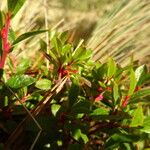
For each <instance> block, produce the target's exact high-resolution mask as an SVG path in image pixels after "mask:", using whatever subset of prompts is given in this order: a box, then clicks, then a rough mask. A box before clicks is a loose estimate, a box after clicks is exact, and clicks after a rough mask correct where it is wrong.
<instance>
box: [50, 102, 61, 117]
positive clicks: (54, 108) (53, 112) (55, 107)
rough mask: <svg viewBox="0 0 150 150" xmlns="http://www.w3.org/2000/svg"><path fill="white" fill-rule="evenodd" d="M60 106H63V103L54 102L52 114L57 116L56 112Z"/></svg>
mask: <svg viewBox="0 0 150 150" xmlns="http://www.w3.org/2000/svg"><path fill="white" fill-rule="evenodd" d="M60 107H61V105H59V104H52V106H51V111H52V114H53V115H54V116H56V114H57V112H58V110H59V109H60Z"/></svg>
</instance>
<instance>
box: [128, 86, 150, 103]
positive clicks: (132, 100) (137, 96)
mask: <svg viewBox="0 0 150 150" xmlns="http://www.w3.org/2000/svg"><path fill="white" fill-rule="evenodd" d="M149 95H150V87H147V88H143V89H141V90H139V91H137V92H135V93H134V94H133V95H132V96H131V98H130V101H129V103H136V102H139V100H140V99H141V98H144V97H146V96H149Z"/></svg>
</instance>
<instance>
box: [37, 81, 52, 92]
mask: <svg viewBox="0 0 150 150" xmlns="http://www.w3.org/2000/svg"><path fill="white" fill-rule="evenodd" d="M51 85H52V82H51V81H50V80H48V79H41V80H38V81H37V82H36V84H35V87H37V88H39V89H41V90H49V89H51Z"/></svg>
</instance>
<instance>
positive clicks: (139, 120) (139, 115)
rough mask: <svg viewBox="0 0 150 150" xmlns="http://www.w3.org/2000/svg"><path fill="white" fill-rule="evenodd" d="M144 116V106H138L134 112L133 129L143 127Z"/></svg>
mask: <svg viewBox="0 0 150 150" xmlns="http://www.w3.org/2000/svg"><path fill="white" fill-rule="evenodd" d="M143 120H144V115H143V109H142V106H138V108H137V109H136V110H135V111H134V114H133V118H132V121H131V124H130V126H131V127H138V126H142V125H143Z"/></svg>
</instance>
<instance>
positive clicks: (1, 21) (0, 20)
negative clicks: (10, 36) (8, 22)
mask: <svg viewBox="0 0 150 150" xmlns="http://www.w3.org/2000/svg"><path fill="white" fill-rule="evenodd" d="M3 26H4V13H3V12H2V11H1V10H0V29H2V27H3Z"/></svg>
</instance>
